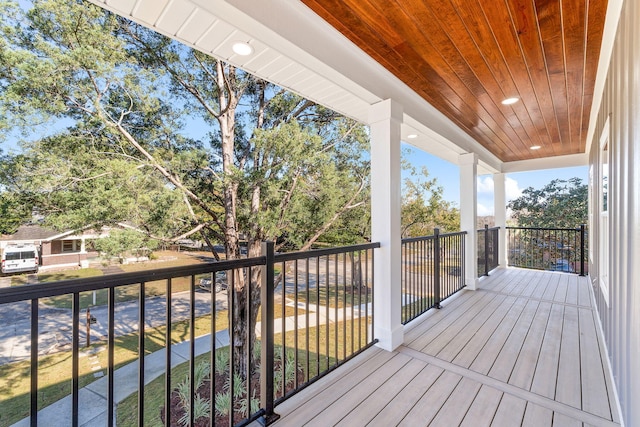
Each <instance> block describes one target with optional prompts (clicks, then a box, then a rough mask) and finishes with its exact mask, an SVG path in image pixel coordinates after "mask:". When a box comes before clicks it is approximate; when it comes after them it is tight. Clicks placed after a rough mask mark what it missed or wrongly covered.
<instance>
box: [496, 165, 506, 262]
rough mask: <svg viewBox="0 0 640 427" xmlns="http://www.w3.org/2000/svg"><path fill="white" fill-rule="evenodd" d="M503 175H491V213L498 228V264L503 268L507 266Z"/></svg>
mask: <svg viewBox="0 0 640 427" xmlns="http://www.w3.org/2000/svg"><path fill="white" fill-rule="evenodd" d="M505 178H506V177H505V174H503V173H495V174H493V212H494V215H495V219H496V227H500V233H499V237H498V262H499V263H500V267H502V268H504V267H506V266H507V265H508V264H507V230H506V228H505V227H506V226H507V196H506V188H505V181H506V180H505Z"/></svg>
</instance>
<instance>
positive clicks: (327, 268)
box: [324, 255, 331, 369]
mask: <svg viewBox="0 0 640 427" xmlns="http://www.w3.org/2000/svg"><path fill="white" fill-rule="evenodd" d="M330 268H331V266H330V264H329V255H327V256H326V257H325V268H324V272H325V273H324V276H325V277H324V284H325V298H324V299H325V317H326V319H327V320H326V322H325V326H326V331H325V340H324V343H325V353H324V354H326V355H327V369H329V366H330V365H331V361H330V359H331V353H330V352H329V344H330V343H331V340H330V338H329V337H330V336H331V329H330V325H331V322H330V319H329V305H330V301H331V298H330V293H331V291H330V288H329V277H330V276H331V269H330Z"/></svg>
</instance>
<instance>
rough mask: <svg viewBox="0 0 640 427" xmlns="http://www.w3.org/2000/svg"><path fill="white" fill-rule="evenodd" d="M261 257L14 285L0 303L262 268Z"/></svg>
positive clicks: (1, 293)
mask: <svg viewBox="0 0 640 427" xmlns="http://www.w3.org/2000/svg"><path fill="white" fill-rule="evenodd" d="M265 262H266V258H265V257H264V256H261V257H255V258H242V259H234V260H225V261H216V262H208V263H203V264H193V265H184V266H180V267H169V268H159V269H155V270H147V271H136V272H131V273H117V274H109V275H107V276H97V277H88V278H83V279H69V280H62V281H59V282H51V283H39V284H37V285H25V286H15V287H11V288H2V289H0V303H11V302H18V301H26V300H30V299H33V298H47V297H53V296H58V295H66V294H71V293H74V292H85V291H95V290H98V289H109V288H113V287H117V286H126V285H132V284H137V283H142V282H152V281H155V280H166V279H172V278H175V277H184V276H191V275H196V274H206V273H215V272H218V271H224V270H232V269H235V268H244V267H253V266H258V265H264V263H265Z"/></svg>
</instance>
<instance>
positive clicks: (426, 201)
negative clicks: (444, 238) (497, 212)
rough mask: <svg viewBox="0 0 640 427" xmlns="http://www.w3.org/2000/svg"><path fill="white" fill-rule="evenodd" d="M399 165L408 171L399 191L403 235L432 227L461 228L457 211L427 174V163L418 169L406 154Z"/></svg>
mask: <svg viewBox="0 0 640 427" xmlns="http://www.w3.org/2000/svg"><path fill="white" fill-rule="evenodd" d="M403 154H404V155H405V156H406V155H407V153H406V152H405V153H403ZM402 165H403V169H405V170H407V171H408V172H409V177H408V178H406V179H405V181H404V188H403V194H402V211H401V212H402V213H401V215H402V237H418V236H429V235H431V234H433V229H434V228H439V229H440V231H441V232H453V231H458V230H460V211H459V210H458V208H456V207H455V206H454V205H453V204H451V203H449V202H447V201H446V200H444V199H443V198H442V192H443V189H442V186H440V185H438V180H437V178H429V172H428V170H427V168H426V167H424V166H423V167H422V168H421V169H420V170H418V169H416V168H415V167H413V166H411V165H410V164H409V163H408V161H407V160H406V158H403V160H402Z"/></svg>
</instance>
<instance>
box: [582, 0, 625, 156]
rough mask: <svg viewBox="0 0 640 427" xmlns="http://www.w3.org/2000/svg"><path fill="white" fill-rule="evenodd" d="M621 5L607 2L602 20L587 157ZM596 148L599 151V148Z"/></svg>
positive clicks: (614, 1)
mask: <svg viewBox="0 0 640 427" xmlns="http://www.w3.org/2000/svg"><path fill="white" fill-rule="evenodd" d="M622 3H624V1H623V0H609V2H608V3H607V15H606V17H605V20H604V31H603V34H602V45H601V46H600V58H599V59H598V70H597V72H596V82H595V84H594V87H593V99H592V103H591V115H590V116H589V129H588V130H587V140H586V147H585V152H586V154H587V155H589V153H590V152H591V149H592V148H593V142H594V138H593V134H594V132H595V130H596V124H597V123H598V113H599V112H600V103H601V102H602V95H603V93H604V85H605V83H606V81H607V74H608V73H609V64H610V63H611V55H612V54H613V45H614V42H615V39H616V33H617V32H618V21H619V20H620V12H621V11H622ZM596 145H597V144H596ZM597 148H598V149H599V147H597Z"/></svg>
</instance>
